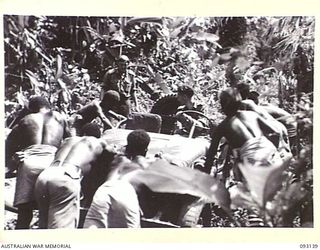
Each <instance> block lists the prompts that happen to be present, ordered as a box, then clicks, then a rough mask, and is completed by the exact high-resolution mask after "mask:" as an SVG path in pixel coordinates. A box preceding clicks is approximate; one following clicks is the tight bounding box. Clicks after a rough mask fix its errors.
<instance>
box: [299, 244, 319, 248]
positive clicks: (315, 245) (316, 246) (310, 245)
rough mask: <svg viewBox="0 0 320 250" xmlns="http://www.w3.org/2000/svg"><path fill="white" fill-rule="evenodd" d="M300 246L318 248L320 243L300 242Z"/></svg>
mask: <svg viewBox="0 0 320 250" xmlns="http://www.w3.org/2000/svg"><path fill="white" fill-rule="evenodd" d="M299 246H300V248H313V249H315V248H318V244H300V245H299Z"/></svg>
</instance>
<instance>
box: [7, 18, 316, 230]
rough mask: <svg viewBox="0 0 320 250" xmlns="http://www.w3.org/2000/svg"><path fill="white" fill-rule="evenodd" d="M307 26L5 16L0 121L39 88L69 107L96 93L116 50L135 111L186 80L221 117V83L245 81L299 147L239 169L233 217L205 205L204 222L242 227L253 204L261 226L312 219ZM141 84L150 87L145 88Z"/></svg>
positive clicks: (310, 35) (278, 21)
mask: <svg viewBox="0 0 320 250" xmlns="http://www.w3.org/2000/svg"><path fill="white" fill-rule="evenodd" d="M314 25H315V20H314V18H313V17H299V16H295V17H162V18H160V17H141V18H140V17H97V16H95V17H80V16H14V15H5V16H4V48H5V51H4V59H5V70H4V73H5V118H6V124H5V126H6V127H10V123H11V122H12V121H13V120H14V118H15V116H16V114H17V111H18V110H19V109H21V107H22V106H23V105H24V104H25V103H26V102H27V100H28V97H29V96H30V95H33V94H40V95H43V96H46V97H48V98H49V100H50V102H51V104H52V106H53V107H55V109H57V110H59V111H61V112H64V113H65V114H66V116H68V117H69V116H71V115H72V114H73V113H74V112H75V111H76V110H77V109H79V108H80V107H81V106H83V105H85V104H87V103H88V102H89V101H91V100H93V99H97V98H100V92H101V84H102V82H103V76H104V74H105V72H106V71H107V70H108V69H110V68H112V67H114V65H115V60H116V59H117V58H119V56H120V55H126V56H128V58H129V60H130V63H129V65H128V67H129V70H130V74H131V75H132V76H133V78H134V81H135V82H136V84H137V86H138V89H137V91H136V94H137V103H135V104H134V106H133V109H134V110H135V111H139V112H149V111H150V109H151V107H152V105H153V104H154V103H155V101H156V99H157V98H159V97H161V96H163V95H166V94H170V93H175V92H176V90H177V87H178V86H179V85H181V84H187V85H189V86H192V87H193V89H194V90H195V101H196V102H199V103H201V104H203V107H204V113H205V114H206V115H207V116H209V117H210V118H211V119H212V120H213V121H214V122H215V123H218V122H220V121H221V120H222V119H223V117H224V116H223V114H221V112H220V107H219V101H218V95H219V93H220V91H221V90H223V89H225V88H227V87H229V86H235V85H236V84H237V83H241V82H243V83H248V84H249V85H250V87H251V90H254V91H256V92H258V93H259V94H260V103H261V104H274V105H277V106H279V107H281V108H283V109H284V110H286V111H288V112H289V113H291V114H293V115H294V119H295V120H296V121H297V122H298V141H299V143H298V153H297V155H296V157H295V159H294V161H293V162H291V163H290V164H289V163H288V164H285V166H283V167H282V170H284V172H285V173H286V174H280V173H278V172H277V173H276V172H275V171H274V172H268V173H263V174H262V173H258V175H259V176H260V175H262V176H263V177H261V178H260V179H254V178H252V177H253V174H254V173H248V176H246V175H245V177H246V179H251V180H252V183H249V186H248V187H244V189H243V193H241V194H242V197H241V198H240V197H238V198H237V199H235V203H234V210H233V217H232V218H231V219H230V218H227V217H224V216H220V215H219V213H218V212H213V211H216V210H214V209H212V214H211V216H210V223H209V224H210V225H209V226H248V225H250V218H249V215H248V213H247V212H246V209H247V208H249V207H250V208H252V207H255V209H254V210H255V211H256V214H257V215H258V216H259V217H260V218H262V222H263V225H264V226H271V227H277V226H307V225H310V223H312V221H313V218H311V219H310V218H307V219H305V218H304V217H308V214H311V217H312V200H313V193H312V187H313V183H312V181H313V177H312V131H313V81H314V79H313V75H314ZM143 83H144V84H147V86H149V87H150V88H151V89H153V90H154V92H155V93H156V95H155V96H153V95H150V93H148V92H147V91H144V90H143V89H142V86H145V85H143ZM139 86H140V87H139ZM289 165H290V166H289ZM292 176H294V178H295V181H293V180H292V178H293V177H292ZM272 183H277V185H271V184H272ZM266 187H269V188H266ZM263 188H264V189H263ZM252 191H255V194H258V199H255V198H254V197H252V195H251V193H250V192H252ZM297 194H298V195H297ZM271 201H272V202H271ZM310 209H311V210H310ZM306 211H307V212H306Z"/></svg>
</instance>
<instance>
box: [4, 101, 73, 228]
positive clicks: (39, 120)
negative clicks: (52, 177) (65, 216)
mask: <svg viewBox="0 0 320 250" xmlns="http://www.w3.org/2000/svg"><path fill="white" fill-rule="evenodd" d="M30 104H31V108H32V110H33V113H32V114H29V115H26V116H25V117H24V118H23V119H21V120H20V121H19V123H18V124H17V125H16V126H15V127H14V128H13V129H12V131H11V132H10V134H9V135H8V137H7V139H6V165H7V166H6V167H7V168H8V170H9V171H8V172H13V171H15V170H17V180H16V190H15V196H14V206H16V207H17V208H18V219H17V225H16V229H27V228H29V225H30V222H31V220H32V211H33V209H34V208H35V200H34V196H33V190H34V183H35V181H36V178H37V177H38V175H39V174H40V173H41V171H43V169H45V168H46V167H48V166H49V165H50V163H51V162H52V160H53V158H54V154H55V152H56V150H57V148H58V147H59V146H60V144H61V141H62V140H63V138H66V137H69V136H70V132H69V129H68V126H67V122H66V120H65V119H64V117H63V116H62V115H61V114H60V113H58V112H56V111H51V109H50V105H49V103H48V101H47V100H46V99H45V98H43V97H40V96H35V97H33V99H32V100H30ZM30 104H29V108H30Z"/></svg>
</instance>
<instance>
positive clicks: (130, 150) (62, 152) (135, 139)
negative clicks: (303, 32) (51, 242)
mask: <svg viewBox="0 0 320 250" xmlns="http://www.w3.org/2000/svg"><path fill="white" fill-rule="evenodd" d="M182 89H184V91H185V93H187V95H186V96H185V98H182V97H181V91H180V98H179V99H180V102H181V104H182V105H185V106H190V105H191V102H190V101H191V97H192V95H193V91H192V89H191V88H190V87H185V86H184V87H183V88H182ZM180 90H181V88H180ZM239 90H240V91H239ZM241 91H242V96H243V97H244V98H242V97H241V95H240V92H241ZM244 93H245V92H244V91H243V89H241V88H238V89H237V88H229V89H226V90H224V91H222V93H221V95H220V102H221V107H222V111H223V112H224V113H225V114H226V118H225V120H224V121H223V122H222V123H221V124H219V125H218V126H217V127H216V128H215V129H214V131H213V133H212V135H211V140H212V141H211V145H210V148H209V150H208V151H207V155H206V162H205V165H204V169H203V171H204V172H206V173H208V174H210V173H211V169H212V166H213V162H214V158H215V155H216V153H217V150H218V146H219V142H220V140H221V138H223V137H224V138H225V139H226V140H227V142H228V145H229V147H230V151H231V152H232V154H233V155H234V156H235V157H236V158H237V159H238V161H240V162H241V161H244V159H246V160H248V161H249V162H250V163H254V164H260V165H263V166H266V167H268V166H272V165H276V164H279V163H281V162H282V161H284V160H285V159H287V158H290V157H291V150H290V146H289V145H290V143H289V139H288V133H287V128H286V127H285V126H284V125H283V124H281V123H280V122H278V121H277V120H276V119H274V118H273V116H272V115H270V114H271V112H269V113H268V110H267V109H264V108H263V107H261V106H259V105H257V104H255V103H254V102H253V101H250V100H245V95H244ZM182 95H183V91H182ZM182 100H183V101H182ZM120 101H121V97H120V96H119V95H118V93H117V92H116V91H113V90H108V91H106V92H105V94H104V97H103V99H102V101H94V102H92V103H90V104H89V105H87V106H85V107H84V108H82V109H81V110H79V111H78V114H79V115H80V118H81V119H75V120H74V122H73V127H74V128H75V130H76V133H72V132H71V130H70V128H69V124H68V122H67V121H66V120H65V118H64V116H62V115H61V114H60V113H58V112H56V111H52V110H51V108H50V105H49V103H48V101H47V100H46V99H45V98H43V97H40V96H37V97H33V98H31V99H30V101H29V110H30V114H28V115H26V116H25V117H24V118H22V119H21V120H20V121H19V122H18V124H17V125H16V126H15V127H14V128H13V129H12V131H11V132H10V134H9V135H8V137H7V139H6V167H7V169H8V172H10V171H11V172H12V171H15V170H16V171H17V182H16V191H15V199H14V206H16V207H17V208H18V220H17V225H16V228H17V229H26V228H29V225H30V222H31V220H32V216H33V209H35V208H38V209H39V227H40V228H77V227H79V215H80V201H81V205H82V206H85V207H88V208H89V210H88V213H87V215H86V218H85V220H84V224H83V227H85V228H94V227H96V228H100V227H101V228H106V227H140V209H139V202H138V198H137V189H138V188H139V187H138V185H137V183H134V181H132V178H131V177H132V176H133V175H134V173H135V172H137V171H142V170H143V169H144V168H145V167H146V165H147V164H143V163H142V162H143V161H141V157H144V156H145V155H146V152H147V148H148V145H149V142H150V137H149V135H148V134H147V133H146V132H145V131H144V130H135V131H133V132H131V133H130V134H129V136H128V138H127V146H126V148H125V150H122V149H116V148H115V147H114V145H110V144H109V143H108V141H107V140H106V139H105V138H104V136H103V135H102V136H101V133H100V129H99V127H98V126H97V125H96V124H94V123H91V121H92V120H93V119H94V118H96V117H100V118H101V120H102V122H103V124H104V129H110V128H112V127H113V125H112V123H111V122H110V120H109V119H108V118H107V117H108V116H109V117H110V116H111V117H114V118H116V119H121V118H123V117H124V116H125V114H123V113H122V114H120V113H121V112H117V111H119V109H118V110H116V109H114V107H117V105H116V104H118V103H119V102H120ZM191 106H192V105H191ZM188 108H189V107H188ZM191 108H192V107H191ZM293 136H294V135H293ZM293 136H292V137H293ZM292 137H290V140H291V139H292ZM83 195H84V199H82V200H81V196H83Z"/></svg>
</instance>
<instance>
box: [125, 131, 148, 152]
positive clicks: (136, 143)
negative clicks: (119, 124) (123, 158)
mask: <svg viewBox="0 0 320 250" xmlns="http://www.w3.org/2000/svg"><path fill="white" fill-rule="evenodd" d="M149 143H150V136H149V135H148V133H147V132H146V131H145V130H143V129H137V130H134V131H132V132H131V133H130V134H129V135H128V137H127V147H126V154H127V156H128V157H135V156H137V155H142V156H145V155H146V153H147V151H148V146H149Z"/></svg>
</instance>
